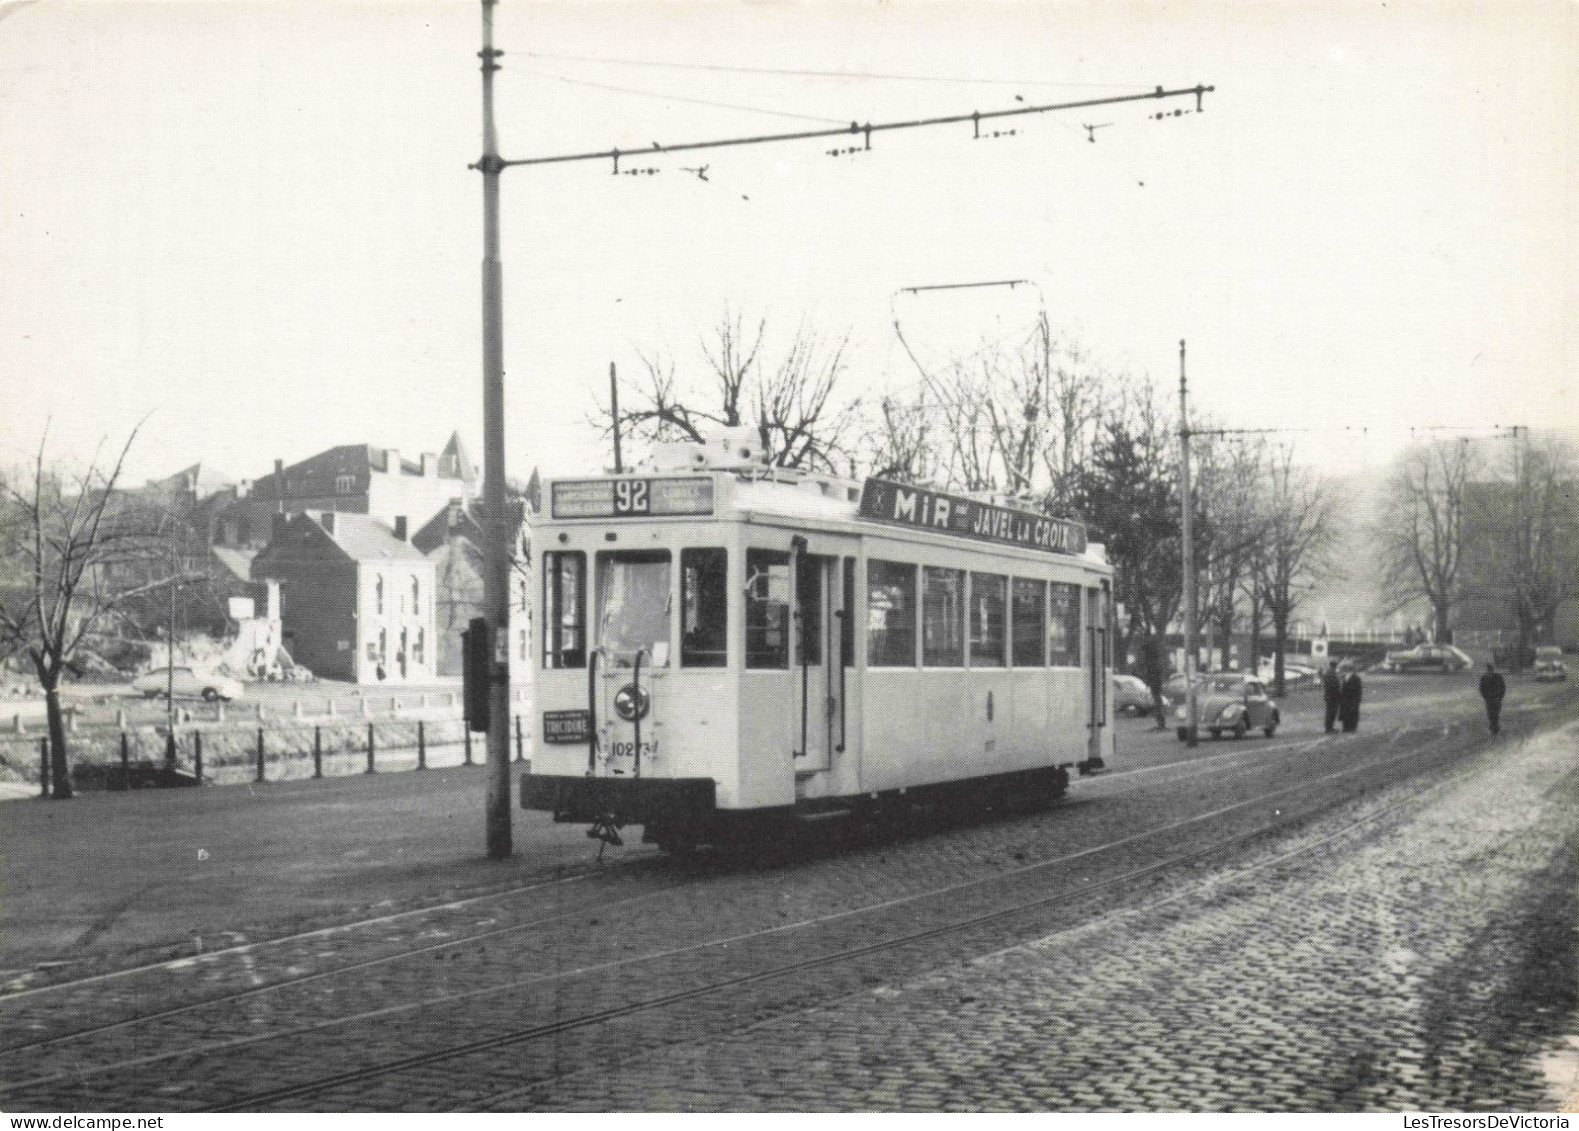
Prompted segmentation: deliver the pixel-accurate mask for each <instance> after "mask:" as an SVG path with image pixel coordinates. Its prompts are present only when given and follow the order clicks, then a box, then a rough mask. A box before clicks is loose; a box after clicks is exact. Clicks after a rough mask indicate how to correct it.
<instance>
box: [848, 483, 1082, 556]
mask: <svg viewBox="0 0 1579 1131" xmlns="http://www.w3.org/2000/svg"><path fill="white" fill-rule="evenodd" d="M861 517H862V518H865V519H871V520H873V521H875V522H886V523H889V524H891V525H894V526H908V527H912V528H920V529H925V530H935V531H937V532H938V533H939V534H949V535H952V536H954V537H957V538H974V539H976V540H977V541H981V542H1000V543H1003V544H1005V545H1009V546H1024V547H1026V548H1027V549H1031V550H1041V551H1042V552H1043V553H1049V554H1083V553H1085V549H1086V531H1085V527H1083V526H1081V525H1080V524H1079V523H1078V522H1070V521H1068V520H1067V519H1059V518H1052V517H1050V516H1048V515H1045V514H1036V513H1034V512H1031V511H1022V510H1014V509H1011V508H1009V507H1000V506H995V505H993V504H992V503H985V502H982V501H981V500H979V499H969V498H965V497H963V496H960V495H945V494H943V493H942V492H940V491H928V490H926V489H925V488H923V487H912V486H910V485H908V484H905V483H894V482H891V481H889V480H886V479H868V480H867V481H866V486H865V487H864V488H863V489H862V491H861Z"/></svg>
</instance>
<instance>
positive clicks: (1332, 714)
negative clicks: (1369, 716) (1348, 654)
mask: <svg viewBox="0 0 1579 1131" xmlns="http://www.w3.org/2000/svg"><path fill="white" fill-rule="evenodd" d="M1363 691H1364V684H1363V683H1362V682H1361V681H1360V673H1359V672H1356V671H1351V672H1349V674H1348V675H1347V676H1343V675H1340V674H1339V672H1338V661H1337V660H1330V661H1328V663H1327V670H1326V671H1325V672H1323V673H1322V676H1321V699H1322V702H1323V704H1324V705H1325V706H1326V708H1327V722H1326V726H1327V733H1328V734H1331V733H1332V725H1333V723H1335V722H1341V723H1342V724H1343V729H1344V731H1345V733H1351V734H1352V733H1353V732H1354V731H1355V730H1356V729H1358V727H1359V725H1360V697H1361V695H1362V694H1363Z"/></svg>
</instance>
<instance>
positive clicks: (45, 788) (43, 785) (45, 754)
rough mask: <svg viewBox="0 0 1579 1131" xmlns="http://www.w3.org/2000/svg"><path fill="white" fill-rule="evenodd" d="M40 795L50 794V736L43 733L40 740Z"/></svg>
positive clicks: (46, 795)
mask: <svg viewBox="0 0 1579 1131" xmlns="http://www.w3.org/2000/svg"><path fill="white" fill-rule="evenodd" d="M38 795H39V796H40V797H48V796H49V736H48V735H41V736H40V737H39V740H38Z"/></svg>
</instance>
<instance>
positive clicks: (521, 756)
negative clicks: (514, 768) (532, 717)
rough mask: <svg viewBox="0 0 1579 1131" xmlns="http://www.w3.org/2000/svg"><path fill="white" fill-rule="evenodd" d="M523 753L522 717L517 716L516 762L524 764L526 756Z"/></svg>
mask: <svg viewBox="0 0 1579 1131" xmlns="http://www.w3.org/2000/svg"><path fill="white" fill-rule="evenodd" d="M521 751H522V743H521V716H520V715H517V716H516V717H515V760H516V761H517V762H524V761H525V760H526V756H525V755H524V754H523V753H522V752H521Z"/></svg>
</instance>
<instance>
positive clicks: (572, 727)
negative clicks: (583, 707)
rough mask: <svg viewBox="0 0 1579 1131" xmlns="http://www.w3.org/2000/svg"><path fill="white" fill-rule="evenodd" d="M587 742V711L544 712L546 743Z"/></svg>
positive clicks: (544, 738) (544, 737) (544, 739)
mask: <svg viewBox="0 0 1579 1131" xmlns="http://www.w3.org/2000/svg"><path fill="white" fill-rule="evenodd" d="M586 740H587V713H586V711H544V712H543V741H544V742H585V741H586Z"/></svg>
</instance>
